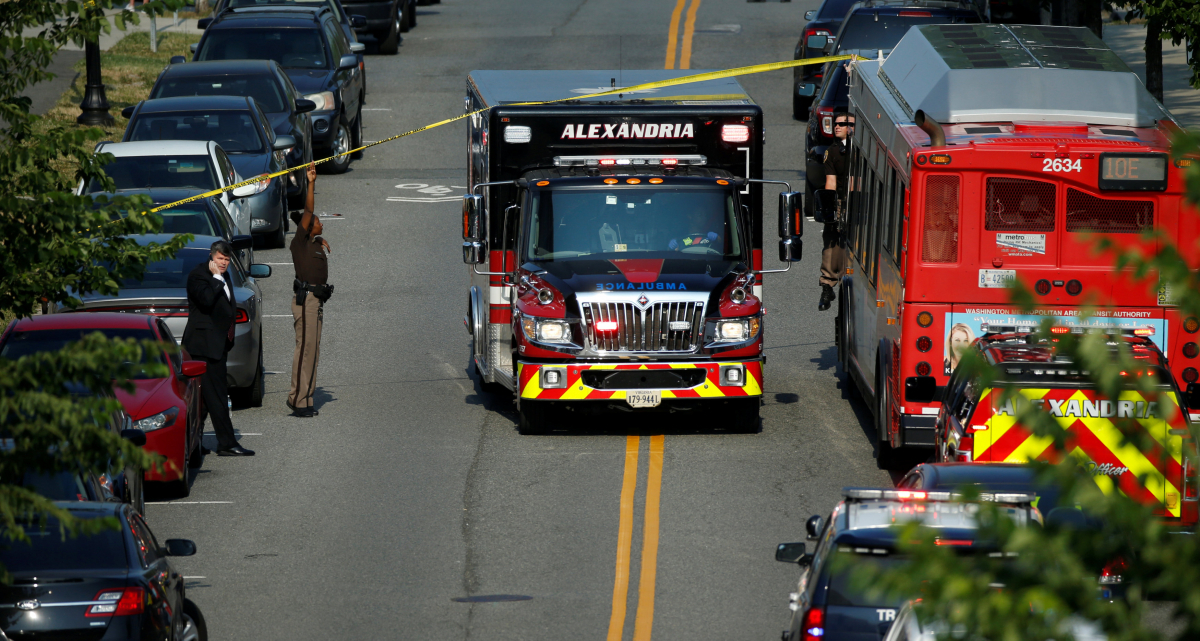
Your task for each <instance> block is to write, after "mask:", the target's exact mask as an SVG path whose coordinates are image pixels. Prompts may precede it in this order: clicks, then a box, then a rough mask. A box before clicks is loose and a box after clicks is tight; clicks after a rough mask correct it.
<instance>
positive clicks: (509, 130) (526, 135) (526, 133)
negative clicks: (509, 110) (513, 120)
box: [504, 125, 533, 142]
mask: <svg viewBox="0 0 1200 641" xmlns="http://www.w3.org/2000/svg"><path fill="white" fill-rule="evenodd" d="M532 139H533V130H532V129H530V128H529V127H525V126H522V125H509V126H507V127H505V128H504V142H529V141H530V140H532Z"/></svg>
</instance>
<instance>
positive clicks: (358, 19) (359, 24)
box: [350, 16, 367, 29]
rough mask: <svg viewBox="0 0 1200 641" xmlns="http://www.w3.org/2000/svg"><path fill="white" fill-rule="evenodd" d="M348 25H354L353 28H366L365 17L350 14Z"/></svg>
mask: <svg viewBox="0 0 1200 641" xmlns="http://www.w3.org/2000/svg"><path fill="white" fill-rule="evenodd" d="M350 26H351V27H354V28H355V29H366V28H367V17H366V16H350Z"/></svg>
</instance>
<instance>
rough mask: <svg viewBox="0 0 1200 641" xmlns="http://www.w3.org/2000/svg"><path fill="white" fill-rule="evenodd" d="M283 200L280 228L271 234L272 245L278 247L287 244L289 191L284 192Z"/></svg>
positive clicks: (280, 207) (280, 211)
mask: <svg viewBox="0 0 1200 641" xmlns="http://www.w3.org/2000/svg"><path fill="white" fill-rule="evenodd" d="M282 200H283V202H281V203H279V229H276V230H275V233H274V234H271V245H270V246H271V247H274V248H276V249H278V248H280V247H285V246H286V245H287V219H288V206H287V205H288V203H287V193H286V192H285V193H284V194H283V198H282Z"/></svg>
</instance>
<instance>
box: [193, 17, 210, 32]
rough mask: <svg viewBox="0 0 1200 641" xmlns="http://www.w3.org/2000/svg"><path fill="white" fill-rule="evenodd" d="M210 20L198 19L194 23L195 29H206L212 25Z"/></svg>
mask: <svg viewBox="0 0 1200 641" xmlns="http://www.w3.org/2000/svg"><path fill="white" fill-rule="evenodd" d="M212 21H213V19H212V18H200V19H199V20H197V21H196V28H197V29H200V30H204V29H207V28H208V26H209V25H211V24H212Z"/></svg>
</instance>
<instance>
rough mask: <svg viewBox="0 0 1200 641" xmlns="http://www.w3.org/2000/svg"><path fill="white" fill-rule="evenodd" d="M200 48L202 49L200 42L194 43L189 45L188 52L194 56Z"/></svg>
mask: <svg viewBox="0 0 1200 641" xmlns="http://www.w3.org/2000/svg"><path fill="white" fill-rule="evenodd" d="M199 48H200V43H199V42H193V43H192V44H190V45H188V51H191V52H192V54H193V55H195V53H196V50H197V49H199Z"/></svg>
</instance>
